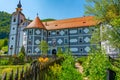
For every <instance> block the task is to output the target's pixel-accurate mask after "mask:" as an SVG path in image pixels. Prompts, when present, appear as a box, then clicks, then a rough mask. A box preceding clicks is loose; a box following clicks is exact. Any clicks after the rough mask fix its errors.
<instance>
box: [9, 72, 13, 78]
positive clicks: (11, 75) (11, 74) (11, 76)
mask: <svg viewBox="0 0 120 80" xmlns="http://www.w3.org/2000/svg"><path fill="white" fill-rule="evenodd" d="M9 80H13V70H12V71H11V73H10V77H9Z"/></svg>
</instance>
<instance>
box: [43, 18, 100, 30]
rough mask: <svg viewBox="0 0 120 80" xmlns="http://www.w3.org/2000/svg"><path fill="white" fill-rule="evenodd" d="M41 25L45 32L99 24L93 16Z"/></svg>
mask: <svg viewBox="0 0 120 80" xmlns="http://www.w3.org/2000/svg"><path fill="white" fill-rule="evenodd" d="M43 24H44V26H45V27H46V29H47V30H56V29H65V28H77V27H90V26H95V25H97V24H99V22H98V21H97V20H96V19H95V17H93V16H85V17H80V18H71V19H65V20H56V21H49V22H44V23H43Z"/></svg>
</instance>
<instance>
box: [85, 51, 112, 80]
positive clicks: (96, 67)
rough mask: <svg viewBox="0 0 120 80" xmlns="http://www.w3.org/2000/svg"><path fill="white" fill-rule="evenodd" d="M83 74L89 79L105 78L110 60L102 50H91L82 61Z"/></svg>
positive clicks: (98, 79) (101, 79)
mask: <svg viewBox="0 0 120 80" xmlns="http://www.w3.org/2000/svg"><path fill="white" fill-rule="evenodd" d="M83 67H84V76H85V77H88V79H89V80H106V76H107V74H106V70H107V69H108V68H110V62H109V59H108V57H107V55H106V54H105V52H104V51H101V50H97V51H92V52H91V53H90V55H89V56H87V59H86V60H85V61H84V62H83Z"/></svg>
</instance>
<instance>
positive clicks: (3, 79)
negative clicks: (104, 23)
mask: <svg viewBox="0 0 120 80" xmlns="http://www.w3.org/2000/svg"><path fill="white" fill-rule="evenodd" d="M6 77H7V73H6V72H5V73H4V75H3V77H2V80H6Z"/></svg>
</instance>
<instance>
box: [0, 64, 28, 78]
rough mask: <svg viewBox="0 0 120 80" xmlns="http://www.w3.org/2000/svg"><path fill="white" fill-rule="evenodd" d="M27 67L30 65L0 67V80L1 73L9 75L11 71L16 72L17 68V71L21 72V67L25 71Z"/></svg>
mask: <svg viewBox="0 0 120 80" xmlns="http://www.w3.org/2000/svg"><path fill="white" fill-rule="evenodd" d="M29 65H30V64H25V65H0V80H1V78H2V75H3V73H5V72H7V74H10V72H11V70H13V72H16V70H17V68H19V71H21V70H22V67H24V69H25V68H26V67H27V66H28V67H29ZM7 76H8V75H7Z"/></svg>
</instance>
